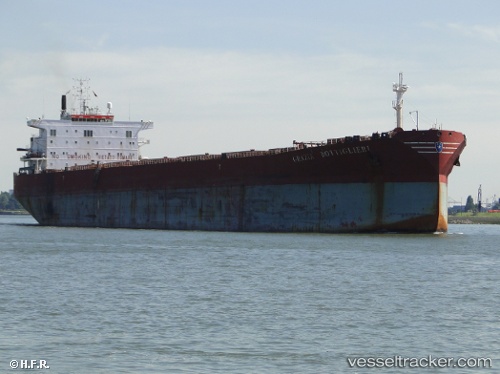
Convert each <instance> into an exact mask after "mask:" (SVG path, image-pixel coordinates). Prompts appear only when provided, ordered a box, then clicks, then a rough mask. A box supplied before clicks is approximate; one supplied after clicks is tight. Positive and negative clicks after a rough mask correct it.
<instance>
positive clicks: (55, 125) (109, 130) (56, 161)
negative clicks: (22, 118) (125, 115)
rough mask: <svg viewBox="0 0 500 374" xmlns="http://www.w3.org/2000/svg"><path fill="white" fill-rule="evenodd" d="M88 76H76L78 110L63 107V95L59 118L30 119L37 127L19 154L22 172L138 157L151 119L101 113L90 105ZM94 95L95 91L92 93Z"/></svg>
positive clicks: (29, 123) (109, 107) (135, 158)
mask: <svg viewBox="0 0 500 374" xmlns="http://www.w3.org/2000/svg"><path fill="white" fill-rule="evenodd" d="M86 81H87V80H82V79H80V80H78V82H79V83H80V87H75V88H76V91H77V92H76V94H75V97H76V99H77V101H78V102H79V110H78V111H77V110H75V109H72V110H71V113H68V112H67V110H66V95H63V96H62V103H61V118H60V119H59V120H50V119H30V120H28V122H27V124H28V126H30V127H33V128H36V129H38V130H39V133H38V136H33V137H31V140H30V145H29V148H18V150H19V151H26V154H25V155H24V156H22V157H21V161H23V162H24V168H22V169H21V172H25V173H39V172H40V171H42V170H51V169H55V170H58V169H59V170H60V169H64V168H66V167H71V166H76V165H86V164H92V163H105V162H117V161H126V160H131V161H133V160H139V159H140V153H139V147H140V146H142V145H143V144H148V143H149V141H148V140H144V139H141V138H139V133H140V132H141V131H142V130H148V129H151V128H153V122H151V121H115V120H114V116H113V115H112V114H111V108H112V105H111V103H108V104H107V107H108V113H107V114H100V113H99V110H98V108H91V107H89V105H88V104H89V102H90V95H89V87H87V86H84V84H85V82H86ZM94 95H95V93H94Z"/></svg>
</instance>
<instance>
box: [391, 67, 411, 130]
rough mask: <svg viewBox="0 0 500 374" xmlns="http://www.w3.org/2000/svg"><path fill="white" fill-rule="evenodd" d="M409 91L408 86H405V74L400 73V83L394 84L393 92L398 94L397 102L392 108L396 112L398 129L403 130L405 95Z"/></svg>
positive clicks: (395, 101)
mask: <svg viewBox="0 0 500 374" xmlns="http://www.w3.org/2000/svg"><path fill="white" fill-rule="evenodd" d="M407 89H408V86H407V85H406V84H403V73H399V83H393V84H392V90H393V91H394V92H396V100H394V101H393V102H392V107H393V108H394V110H395V111H396V123H397V128H403V94H404V93H405V92H406V90H407Z"/></svg>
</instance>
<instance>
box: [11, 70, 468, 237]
mask: <svg viewBox="0 0 500 374" xmlns="http://www.w3.org/2000/svg"><path fill="white" fill-rule="evenodd" d="M77 82H79V85H78V84H77V85H76V86H75V87H74V92H75V99H76V100H74V101H75V102H76V103H78V104H79V105H78V108H76V109H75V108H74V109H72V110H69V111H68V109H67V107H66V95H63V96H62V102H61V116H60V119H59V120H48V119H32V120H28V123H27V124H28V126H30V127H33V128H36V129H38V130H39V134H38V136H33V137H32V138H31V142H30V145H29V146H28V147H26V148H18V150H19V151H23V152H25V154H24V155H23V156H22V157H21V160H22V161H23V162H24V167H22V168H20V169H19V172H18V173H15V174H14V194H15V197H16V198H17V199H18V201H19V202H20V203H21V204H22V206H23V207H24V208H25V209H26V210H27V211H28V212H29V213H30V214H31V215H32V216H33V217H34V218H35V219H36V220H37V221H38V222H39V224H41V225H51V226H79V227H113V228H140V229H167V230H210V231H253V232H324V233H343V232H436V231H438V232H444V231H446V230H447V227H448V212H447V190H448V175H449V174H450V172H451V170H452V169H453V166H457V165H460V163H459V157H460V154H461V152H462V150H463V149H464V147H465V145H466V138H465V135H464V134H462V133H460V132H456V131H452V130H443V129H438V128H436V127H433V128H430V129H427V130H420V129H418V126H417V129H416V130H415V129H413V130H410V131H408V130H403V127H402V118H403V115H402V109H403V94H404V93H405V92H406V90H407V88H408V87H407V86H406V85H405V84H403V76H402V74H401V73H400V75H399V82H397V83H394V84H393V91H394V92H395V93H396V100H395V101H394V102H393V108H394V109H395V110H396V118H397V125H396V128H395V129H394V130H391V131H387V132H381V133H379V132H375V133H373V134H372V135H369V136H359V135H352V136H345V137H342V138H332V139H327V140H325V141H321V142H296V141H294V142H293V145H292V146H291V147H286V148H275V149H269V150H262V151H256V150H249V151H242V152H227V153H221V154H200V155H190V156H183V157H172V158H171V157H164V158H158V159H141V157H140V153H139V148H140V146H142V145H144V144H147V143H148V142H147V141H145V140H143V139H142V138H140V137H139V133H140V132H142V131H144V130H148V129H151V128H152V127H153V123H152V122H149V121H140V122H134V121H115V119H114V116H113V114H112V113H111V109H112V105H111V103H108V105H107V108H108V111H107V113H106V114H101V113H100V112H99V110H98V109H97V108H92V107H90V106H89V103H90V98H91V95H90V94H89V93H90V89H89V87H88V80H78V81H77ZM75 106H76V105H75Z"/></svg>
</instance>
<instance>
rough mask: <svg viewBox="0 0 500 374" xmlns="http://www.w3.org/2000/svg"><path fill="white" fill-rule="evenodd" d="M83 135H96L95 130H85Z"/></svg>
mask: <svg viewBox="0 0 500 374" xmlns="http://www.w3.org/2000/svg"><path fill="white" fill-rule="evenodd" d="M83 136H87V137H91V136H94V131H93V130H83Z"/></svg>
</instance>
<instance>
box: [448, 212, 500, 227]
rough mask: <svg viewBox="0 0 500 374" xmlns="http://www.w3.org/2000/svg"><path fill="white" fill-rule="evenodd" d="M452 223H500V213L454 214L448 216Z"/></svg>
mask: <svg viewBox="0 0 500 374" xmlns="http://www.w3.org/2000/svg"><path fill="white" fill-rule="evenodd" d="M448 223H449V224H450V223H451V224H469V225H470V224H475V225H484V224H490V225H500V214H494V213H493V214H492V213H484V214H481V215H475V216H473V215H454V216H448Z"/></svg>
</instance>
